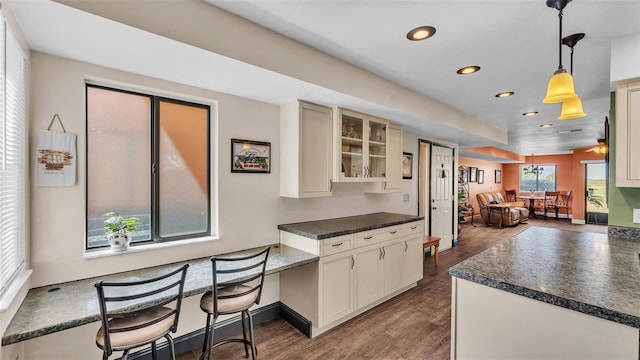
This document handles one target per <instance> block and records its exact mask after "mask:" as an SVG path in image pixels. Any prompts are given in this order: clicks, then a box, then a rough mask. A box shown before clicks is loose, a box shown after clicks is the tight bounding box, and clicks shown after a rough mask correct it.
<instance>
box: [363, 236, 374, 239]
mask: <svg viewBox="0 0 640 360" xmlns="http://www.w3.org/2000/svg"><path fill="white" fill-rule="evenodd" d="M363 239H365V240H371V239H373V235H372V236H365V237H363Z"/></svg>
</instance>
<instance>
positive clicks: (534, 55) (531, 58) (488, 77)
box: [10, 0, 640, 155]
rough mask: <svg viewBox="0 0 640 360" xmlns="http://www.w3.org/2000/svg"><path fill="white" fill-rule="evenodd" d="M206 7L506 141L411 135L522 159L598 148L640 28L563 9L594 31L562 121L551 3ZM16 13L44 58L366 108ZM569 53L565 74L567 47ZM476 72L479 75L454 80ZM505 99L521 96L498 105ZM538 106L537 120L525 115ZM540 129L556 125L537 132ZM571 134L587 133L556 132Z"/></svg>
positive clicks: (223, 64) (39, 7)
mask: <svg viewBox="0 0 640 360" xmlns="http://www.w3.org/2000/svg"><path fill="white" fill-rule="evenodd" d="M94 1H99V0H94ZM129 1H131V2H136V1H138V2H139V1H142V0H129ZM154 1H163V0H145V4H148V8H149V9H150V14H152V9H153V3H154ZM206 1H207V2H209V3H211V4H213V5H215V6H217V7H220V8H223V9H225V10H227V11H229V12H232V13H235V14H237V15H239V16H241V17H244V18H246V19H248V20H250V21H253V22H255V23H257V24H259V25H262V26H264V27H267V28H269V29H272V30H273V31H276V32H278V33H281V34H283V35H285V36H287V37H290V38H293V39H295V40H297V41H300V42H303V43H306V44H308V45H310V46H312V47H315V48H317V49H319V50H321V51H324V52H326V53H329V54H331V55H333V56H335V57H338V58H341V59H343V60H345V61H347V62H349V63H352V64H354V65H356V66H358V67H361V68H363V69H366V70H368V71H370V72H373V73H376V74H378V75H380V76H382V77H385V78H387V79H389V80H391V81H393V82H396V83H398V84H400V85H402V86H405V87H407V88H410V89H412V90H415V91H417V92H419V93H422V94H424V95H427V96H429V97H431V98H435V99H437V100H440V101H441V102H443V103H446V104H448V105H450V106H452V107H454V108H456V109H459V110H461V111H463V112H465V113H467V114H469V115H471V116H473V117H475V118H478V119H480V120H482V121H485V122H487V123H489V124H492V125H493V126H495V127H497V128H499V129H504V130H506V131H508V135H509V143H508V144H506V145H504V144H499V143H496V142H492V141H486V139H482V138H480V137H479V136H477V135H476V134H473V133H472V132H469V133H465V132H460V131H453V130H452V129H450V128H446V127H443V126H440V127H434V126H433V124H432V123H429V122H424V123H420V122H416V121H409V122H407V124H405V125H407V126H408V127H409V128H410V130H411V131H412V132H416V133H418V134H429V136H430V137H432V138H440V139H443V140H447V141H453V142H457V143H459V144H460V145H461V146H463V147H472V146H484V145H494V146H499V147H501V148H504V149H507V150H510V151H514V152H516V153H519V154H523V155H527V154H532V153H535V154H536V155H542V154H558V153H568V152H570V151H571V149H574V148H579V147H584V146H590V145H596V144H597V142H596V139H597V138H599V137H603V135H604V128H603V122H604V119H605V116H607V115H608V113H609V92H610V89H611V87H610V86H611V84H610V83H609V62H610V45H611V40H612V39H614V38H617V37H620V36H624V35H628V34H633V33H638V32H640V0H575V1H572V2H570V3H569V4H568V5H567V7H566V9H565V11H564V20H563V35H564V36H566V35H569V34H573V33H577V32H583V33H586V37H585V38H584V39H583V40H582V41H580V42H579V43H578V45H577V46H576V47H575V53H574V66H573V67H574V69H573V70H574V78H575V86H576V92H577V93H578V95H579V96H580V97H581V99H582V101H583V106H584V109H585V112H586V113H587V114H588V116H587V117H586V118H581V119H576V120H565V121H561V120H557V117H558V115H559V113H560V106H561V105H559V104H543V103H542V101H541V99H542V98H543V97H544V95H545V92H546V84H547V81H548V79H549V78H550V77H551V75H552V73H553V71H554V70H555V69H556V68H557V66H558V43H557V39H558V16H557V15H558V13H557V11H556V10H555V9H552V8H549V7H547V6H546V5H545V0H519V1H515V0H514V1H505V0H494V1H487V0H468V1H463V0H443V1H438V0H423V1H418V0H413V1H398V0H395V1H391V0H379V1H373V0H370V1H365V0H360V1H351V0H342V1H335V0H316V1H312V0H304V1H292V0H288V1H272V0H262V1H244V0H233V1H218V0H206ZM10 6H11V9H12V11H13V13H14V14H15V17H16V20H17V22H18V24H19V26H20V28H21V30H22V32H23V33H24V35H25V38H26V40H27V42H28V44H29V46H30V47H31V48H32V49H34V50H37V51H41V52H46V53H51V54H54V55H60V56H65V57H69V58H72V59H77V60H81V61H87V62H92V63H96V64H99V65H103V66H108V67H113V68H117V69H122V70H125V71H131V72H136V73H140V74H143V75H148V76H154V77H159V78H164V79H167V80H170V81H176V82H180V83H185V84H189V85H194V86H199V87H202V88H209V89H213V90H216V91H222V92H228V93H230V94H235V95H240V96H245V97H249V98H252V99H258V100H262V101H267V102H271V103H275V104H280V103H282V102H281V101H283V100H282V99H291V98H294V99H295V98H304V99H308V100H313V97H314V96H316V97H321V98H322V99H324V101H334V102H335V103H340V104H354V105H357V102H358V101H359V100H358V99H353V98H349V97H348V96H345V95H344V94H341V93H338V92H336V91H332V90H330V89H325V88H321V87H319V86H317V85H313V84H309V83H306V82H303V81H300V80H297V79H293V78H291V77H288V76H285V75H282V74H278V73H275V72H272V71H268V70H264V69H261V68H258V67H256V66H252V65H248V64H245V63H240V62H238V61H236V60H233V59H230V58H227V57H224V56H220V55H218V54H214V53H212V52H210V51H206V50H204V49H201V48H197V47H194V46H191V45H188V44H184V43H180V42H177V41H175V40H170V39H168V38H166V37H162V36H159V35H155V34H152V33H148V32H145V31H142V30H139V29H136V28H134V27H131V26H126V25H123V24H120V23H117V22H114V21H111V20H107V19H105V18H102V17H98V16H95V15H92V14H89V13H86V12H82V11H79V10H76V9H74V8H71V7H68V6H64V5H61V4H58V3H55V2H52V1H49V0H10ZM420 25H431V26H434V27H436V28H437V33H436V34H435V36H434V37H433V38H431V39H429V40H427V41H424V42H411V41H408V40H407V39H406V38H405V35H406V33H407V32H408V31H409V30H411V29H412V28H414V27H416V26H420ZM141 43H144V44H145V46H144V47H143V48H141V47H140V46H139V44H141ZM562 48H563V64H564V67H565V68H567V69H568V68H569V67H570V65H569V64H570V61H569V48H568V47H566V46H563V47H562ZM169 49H172V50H176V51H168V50H169ZM121 54H127V56H126V57H124V56H121ZM158 58H162V59H163V61H157V59H158ZM212 64H216V66H212ZM472 64H473V65H479V66H481V68H482V69H481V71H480V72H478V73H476V74H472V75H467V76H460V75H457V74H456V73H455V71H456V70H457V69H458V68H460V67H462V66H465V65H472ZM175 69H183V70H181V71H179V72H177V71H175ZM214 72H215V73H214ZM230 74H233V76H230ZM239 74H241V75H239ZM203 75H204V76H203ZM211 79H215V81H213V80H211ZM275 83H277V84H278V86H271V85H272V84H275ZM501 91H515V93H516V94H515V96H512V97H510V98H506V99H497V98H495V97H494V95H495V94H496V93H498V92H501ZM369 105H370V104H369ZM357 107H358V106H354V108H357ZM372 110H375V107H374V108H373V109H372ZM531 110H535V111H539V112H540V113H539V114H538V115H537V116H535V117H527V118H525V117H523V116H522V115H521V114H522V113H524V112H526V111H531ZM381 111H382V110H381ZM390 115H392V114H390ZM393 120H394V121H398V122H402V119H393ZM409 120H411V119H409ZM413 120H415V119H413ZM543 123H551V124H553V125H554V126H553V127H551V128H545V129H543V128H540V127H539V125H541V124H543ZM575 129H581V131H574V132H571V133H569V134H558V131H567V130H575ZM463 154H464V153H463ZM464 155H470V154H464Z"/></svg>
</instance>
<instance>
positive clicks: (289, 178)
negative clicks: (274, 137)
mask: <svg viewBox="0 0 640 360" xmlns="http://www.w3.org/2000/svg"><path fill="white" fill-rule="evenodd" d="M333 144H334V141H333V109H331V108H328V107H325V106H320V105H316V104H311V103H308V102H304V101H297V102H295V103H291V104H288V105H283V106H281V107H280V196H282V197H291V198H309V197H323V196H331V190H332V186H333V184H332V176H333V168H334V165H333Z"/></svg>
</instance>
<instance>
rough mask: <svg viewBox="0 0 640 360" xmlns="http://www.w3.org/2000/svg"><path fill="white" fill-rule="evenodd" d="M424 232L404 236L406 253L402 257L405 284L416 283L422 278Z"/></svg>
mask: <svg viewBox="0 0 640 360" xmlns="http://www.w3.org/2000/svg"><path fill="white" fill-rule="evenodd" d="M423 239H424V233H413V234H411V235H408V236H406V237H405V238H404V240H403V242H404V255H403V259H402V265H403V269H402V276H403V285H407V284H415V283H416V282H417V281H419V280H421V279H422V276H423V264H424V253H423V250H422V242H423Z"/></svg>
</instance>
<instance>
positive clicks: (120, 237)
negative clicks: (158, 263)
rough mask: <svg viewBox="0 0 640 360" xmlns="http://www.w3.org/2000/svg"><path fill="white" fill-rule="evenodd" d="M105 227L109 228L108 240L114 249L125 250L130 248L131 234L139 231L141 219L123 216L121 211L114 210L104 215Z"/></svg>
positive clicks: (117, 250)
mask: <svg viewBox="0 0 640 360" xmlns="http://www.w3.org/2000/svg"><path fill="white" fill-rule="evenodd" d="M103 216H104V218H105V220H104V228H105V229H107V233H106V236H107V240H108V241H109V245H110V246H111V250H112V251H116V252H119V251H125V250H127V249H128V248H129V243H130V242H131V236H132V235H131V234H132V233H135V232H137V231H138V225H140V220H139V219H138V218H134V217H127V218H125V217H122V216H121V215H120V214H119V213H117V212H115V211H112V212H108V213H106V214H104V215H103Z"/></svg>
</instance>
